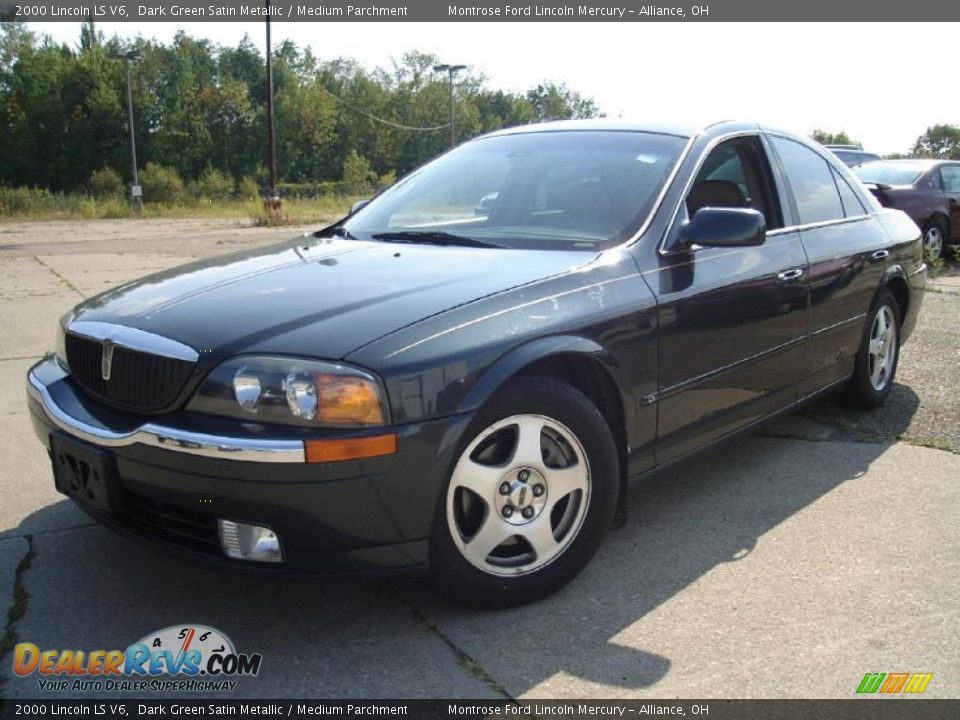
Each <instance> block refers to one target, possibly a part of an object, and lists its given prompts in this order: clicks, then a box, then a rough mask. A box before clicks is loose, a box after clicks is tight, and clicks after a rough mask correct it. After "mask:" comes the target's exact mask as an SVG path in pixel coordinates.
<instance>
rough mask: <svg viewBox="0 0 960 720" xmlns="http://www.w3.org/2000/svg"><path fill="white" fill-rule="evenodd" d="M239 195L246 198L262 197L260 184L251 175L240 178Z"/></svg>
mask: <svg viewBox="0 0 960 720" xmlns="http://www.w3.org/2000/svg"><path fill="white" fill-rule="evenodd" d="M237 195H239V196H240V197H242V198H243V199H244V200H253V199H255V198H258V197H260V185H259V183H257V181H256V180H254V179H253V178H252V177H250V176H249V175H248V176H247V177H245V178H240V182H238V183H237Z"/></svg>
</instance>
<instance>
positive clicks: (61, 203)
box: [0, 188, 359, 226]
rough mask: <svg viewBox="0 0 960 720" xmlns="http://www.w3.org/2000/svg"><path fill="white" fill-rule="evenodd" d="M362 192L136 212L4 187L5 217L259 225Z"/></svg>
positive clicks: (304, 219) (303, 221)
mask: <svg viewBox="0 0 960 720" xmlns="http://www.w3.org/2000/svg"><path fill="white" fill-rule="evenodd" d="M358 199H359V198H358V197H347V196H342V195H326V196H322V197H318V198H285V199H284V200H283V203H282V206H281V210H280V213H279V214H278V215H273V214H271V213H269V212H268V211H267V210H266V209H265V208H264V205H263V201H262V200H259V199H239V198H237V199H230V200H205V199H199V200H196V201H192V202H178V203H175V204H161V203H145V204H144V206H143V209H142V211H140V212H139V213H138V212H136V211H135V210H134V209H133V207H132V205H131V203H130V202H129V201H128V200H126V199H121V198H107V199H98V198H93V197H90V196H86V195H59V194H55V193H49V192H47V191H44V190H34V189H30V188H0V222H4V221H6V222H10V221H18V222H22V221H31V220H106V219H118V218H136V217H143V218H211V219H212V218H222V219H229V220H239V221H247V222H249V223H250V224H251V225H256V226H279V225H308V224H312V223H319V222H325V221H327V220H330V219H332V218H337V217H341V216H342V215H345V214H346V213H347V212H348V211H349V209H350V206H351V205H353V203H354V202H355V201H356V200H358Z"/></svg>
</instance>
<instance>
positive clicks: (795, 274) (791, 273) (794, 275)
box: [777, 268, 803, 283]
mask: <svg viewBox="0 0 960 720" xmlns="http://www.w3.org/2000/svg"><path fill="white" fill-rule="evenodd" d="M802 277H803V268H790V269H789V270H784V271H783V272H779V273H777V280H779V281H780V282H782V283H789V282H793V281H794V280H799V279H800V278H802Z"/></svg>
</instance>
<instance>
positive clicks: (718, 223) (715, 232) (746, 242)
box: [676, 207, 767, 247]
mask: <svg viewBox="0 0 960 720" xmlns="http://www.w3.org/2000/svg"><path fill="white" fill-rule="evenodd" d="M766 237H767V222H766V220H765V219H764V217H763V213H760V212H757V211H756V210H751V209H749V208H726V207H705V208H701V209H699V210H697V212H696V214H695V215H694V216H693V219H692V220H690V221H689V222H687V223H684V224H683V226H682V227H681V228H680V233H679V235H678V238H677V243H676V245H678V246H680V247H689V246H690V245H703V246H705V247H745V246H750V245H762V244H763V241H764V240H765V239H766Z"/></svg>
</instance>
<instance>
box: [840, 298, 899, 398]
mask: <svg viewBox="0 0 960 720" xmlns="http://www.w3.org/2000/svg"><path fill="white" fill-rule="evenodd" d="M899 360H900V305H899V304H898V303H897V300H896V298H894V296H893V295H892V294H891V293H890V291H889V290H884V291H883V292H882V293H881V294H880V295H879V296H878V297H877V299H876V300H875V301H874V303H873V306H872V307H871V308H870V312H869V313H867V329H866V333H865V334H864V337H863V341H862V342H861V344H860V350H859V352H858V353H857V360H856V367H855V369H854V372H853V378H852V379H851V381H850V386H849V395H850V399H851V400H852V401H853V402H854V403H855V404H856V405H858V406H860V407H862V408H864V409H866V410H872V409H873V408H877V407H880V406H881V405H883V403H884V401H886V399H887V396H888V395H889V394H890V391H891V390H892V389H893V379H894V377H895V376H896V373H897V363H898V362H899Z"/></svg>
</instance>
